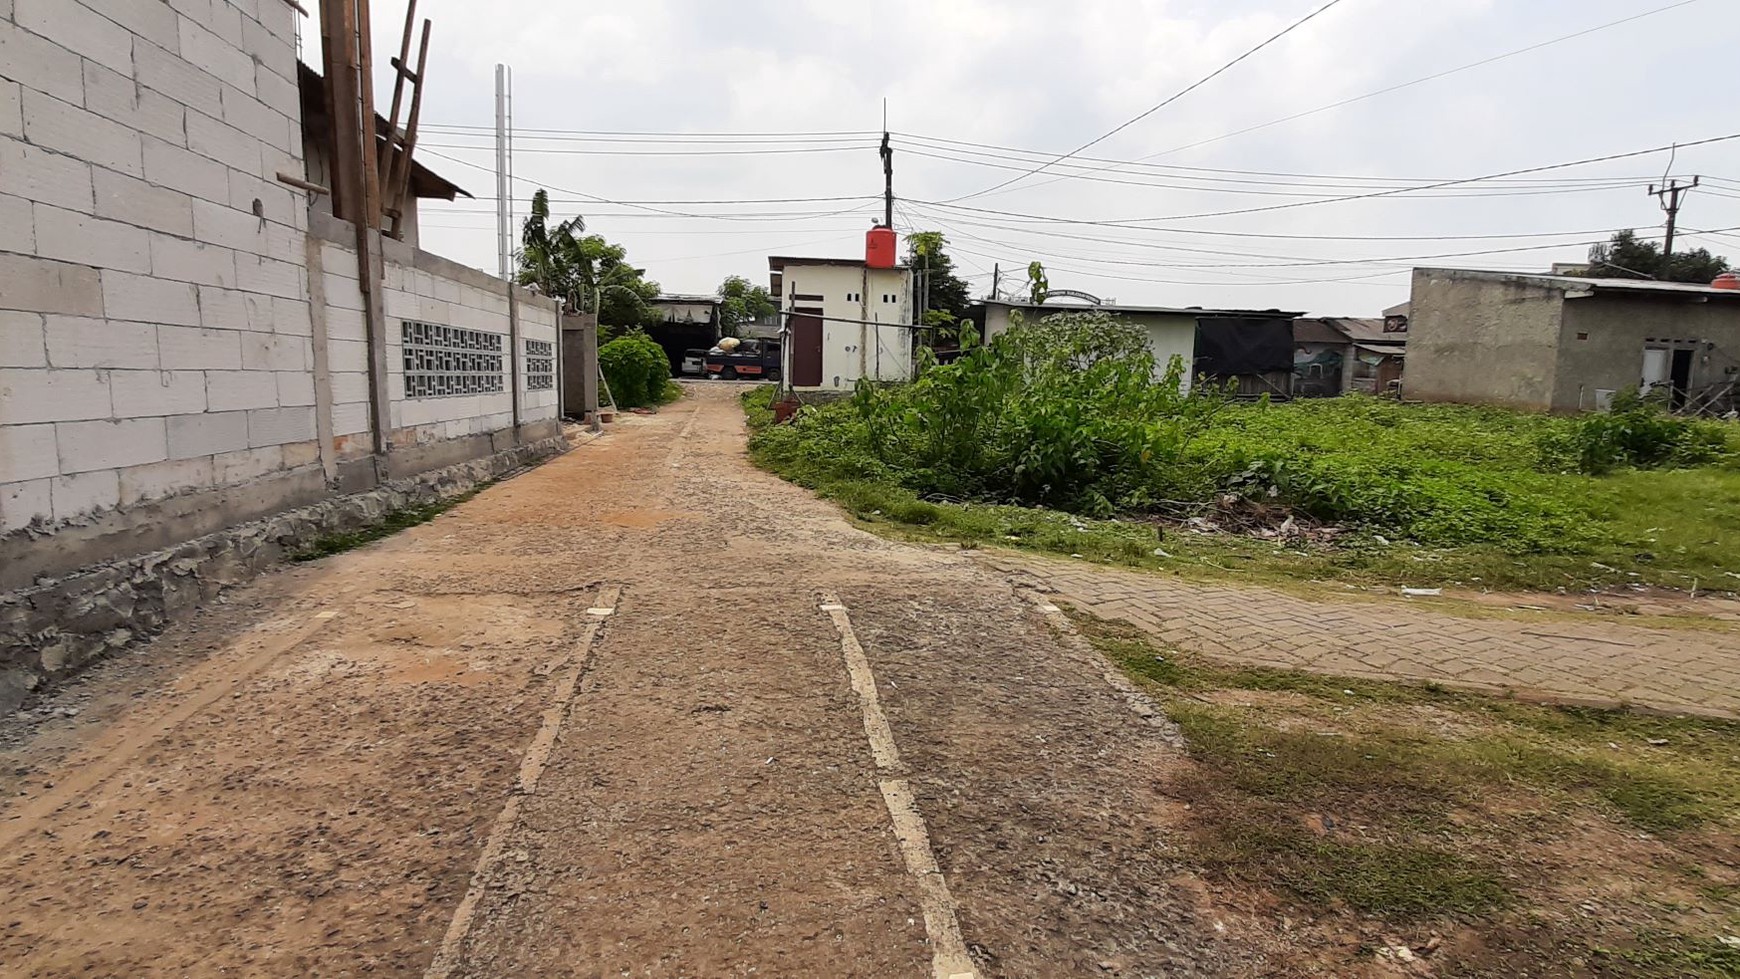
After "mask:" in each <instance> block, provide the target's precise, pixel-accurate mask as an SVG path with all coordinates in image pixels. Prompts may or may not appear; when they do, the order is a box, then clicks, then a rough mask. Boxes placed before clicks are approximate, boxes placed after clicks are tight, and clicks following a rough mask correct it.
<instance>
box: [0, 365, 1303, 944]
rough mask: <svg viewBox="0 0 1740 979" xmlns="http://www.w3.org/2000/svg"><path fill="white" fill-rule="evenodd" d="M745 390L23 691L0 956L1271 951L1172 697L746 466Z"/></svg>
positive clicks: (6, 818)
mask: <svg viewBox="0 0 1740 979" xmlns="http://www.w3.org/2000/svg"><path fill="white" fill-rule="evenodd" d="M735 394H736V392H735V391H734V390H732V389H731V388H729V387H724V386H698V387H697V388H696V389H695V391H694V392H693V394H692V396H691V397H690V398H688V399H686V400H685V401H683V402H680V403H679V404H677V405H674V406H672V407H671V408H669V409H666V410H665V411H664V412H662V413H661V414H659V415H657V416H656V417H651V418H635V419H631V420H629V421H627V422H626V423H624V424H623V425H622V426H621V427H620V428H618V429H617V430H615V431H614V432H613V433H612V434H610V435H607V436H606V437H604V438H603V439H600V440H598V441H596V442H593V443H591V444H588V445H586V446H583V447H581V448H579V449H577V450H575V451H573V452H571V453H569V454H567V455H566V456H563V457H561V458H559V459H557V460H555V461H553V462H551V463H549V464H547V465H545V466H543V467H542V468H539V469H537V470H534V471H532V472H530V473H527V474H525V475H522V476H520V477H518V478H516V479H513V480H511V481H509V482H507V483H504V484H502V485H500V486H497V487H494V488H492V489H490V490H488V491H487V492H485V493H483V494H481V495H480V496H478V497H477V498H476V499H474V500H472V501H470V502H468V503H466V504H464V505H462V506H460V507H458V508H456V509H455V510H453V511H451V512H449V513H448V514H446V515H444V516H442V517H440V518H438V519H436V520H435V521H433V522H432V523H429V524H426V525H423V526H421V527H418V528H415V529H413V530H410V531H408V532H406V533H404V534H401V535H399V536H397V537H394V538H392V539H390V540H387V541H384V542H381V543H379V544H377V545H374V546H371V547H368V548H365V549H363V550H359V551H355V552H351V553H348V554H344V555H340V556H338V557H335V558H329V559H326V560H324V561H321V562H318V563H316V564H313V565H306V566H301V567H297V568H294V569H288V570H284V571H282V572H279V573H276V574H273V575H269V576H267V577H265V578H262V579H260V580H259V581H257V582H256V583H255V584H253V585H252V586H250V587H249V588H247V589H244V590H243V591H241V592H239V593H238V594H237V595H236V597H234V598H232V599H231V600H230V601H229V602H228V603H227V604H226V605H223V606H219V607H216V608H213V609H211V610H209V611H207V612H206V613H204V614H202V615H201V616H200V617H198V618H197V619H194V620H192V621H189V622H187V623H184V624H182V625H180V626H177V627H176V628H174V629H172V630H171V631H170V632H169V633H167V634H166V635H165V636H164V637H162V638H161V639H160V640H158V641H157V642H156V643H155V644H153V645H152V646H151V647H149V648H148V649H146V650H143V651H141V652H140V653H138V654H129V655H126V656H123V657H122V658H121V659H119V660H117V661H115V662H113V663H111V664H109V665H107V666H105V667H103V668H101V669H99V670H97V671H96V672H94V673H93V674H91V675H90V676H89V677H88V678H87V679H86V680H84V681H82V682H81V683H79V684H76V685H74V686H73V687H70V688H68V689H67V690H65V691H63V692H62V693H61V694H60V695H59V698H58V699H57V700H56V701H52V702H50V703H48V704H45V705H42V707H41V708H40V709H39V710H38V711H37V712H36V713H35V714H31V715H20V716H18V717H14V718H12V719H10V720H8V721H7V722H6V723H5V725H4V729H3V730H0V747H3V748H4V752H5V757H4V759H3V761H4V763H5V770H4V773H0V789H4V790H6V793H7V800H6V802H5V808H4V809H3V810H0V973H4V974H6V975H30V976H62V975H80V976H85V975H102V976H143V975H175V976H193V977H205V976H220V975H222V976H235V975H248V976H257V975H283V976H289V975H298V976H300V975H321V976H348V975H360V974H364V973H367V974H370V975H395V976H397V975H409V976H415V975H451V976H516V977H517V976H586V977H592V976H705V977H712V976H749V975H759V976H929V975H958V974H968V975H980V976H1065V975H1127V976H1152V975H1166V976H1193V975H1202V976H1226V975H1258V974H1271V972H1272V970H1271V969H1269V968H1268V966H1267V965H1266V964H1265V962H1266V960H1265V959H1264V957H1263V953H1262V952H1261V951H1260V950H1261V949H1262V948H1263V947H1264V946H1265V945H1266V942H1265V941H1263V940H1261V939H1260V937H1259V936H1257V935H1255V933H1254V932H1255V930H1260V929H1262V928H1263V927H1265V926H1264V925H1262V923H1261V922H1262V919H1261V917H1260V913H1259V912H1258V911H1253V912H1252V915H1251V916H1250V918H1249V920H1243V919H1236V918H1228V920H1226V921H1220V920H1217V919H1218V918H1223V917H1228V916H1227V915H1225V914H1220V915H1218V916H1217V915H1214V914H1211V913H1209V912H1208V911H1206V910H1205V909H1206V908H1207V907H1209V896H1208V895H1206V894H1204V893H1203V890H1202V888H1201V887H1200V886H1199V885H1195V884H1194V883H1193V882H1191V881H1189V880H1183V879H1181V877H1180V875H1181V873H1182V872H1181V871H1180V870H1179V869H1178V868H1177V867H1176V866H1175V865H1174V864H1173V863H1172V862H1171V860H1170V859H1169V856H1168V836H1167V831H1166V829H1165V827H1166V825H1167V822H1168V814H1169V812H1170V811H1171V808H1170V807H1173V806H1175V805H1176V803H1174V802H1172V801H1170V800H1168V799H1167V798H1165V797H1164V796H1163V795H1162V794H1161V793H1160V791H1159V790H1158V788H1157V782H1158V779H1159V776H1160V774H1161V773H1163V772H1164V771H1165V770H1166V768H1167V766H1168V765H1171V764H1175V763H1176V758H1177V755H1176V750H1175V749H1174V748H1172V747H1171V746H1170V744H1169V742H1168V740H1167V735H1166V732H1165V730H1164V729H1162V728H1159V727H1156V726H1155V725H1153V724H1152V723H1150V722H1149V721H1147V720H1145V719H1144V718H1142V717H1140V716H1138V715H1137V713H1135V712H1134V711H1132V709H1131V706H1130V704H1129V703H1128V702H1127V700H1126V699H1125V696H1124V695H1123V694H1121V693H1120V692H1119V691H1117V690H1115V689H1113V688H1112V687H1111V686H1110V685H1108V684H1107V682H1106V681H1105V679H1104V677H1103V675H1102V668H1101V667H1100V666H1098V665H1097V664H1096V663H1095V662H1094V661H1093V660H1092V659H1090V658H1087V657H1085V656H1083V655H1081V654H1080V653H1079V652H1077V651H1074V650H1073V649H1072V648H1070V647H1068V646H1067V645H1066V644H1064V643H1062V642H1060V640H1059V639H1058V638H1057V637H1056V635H1055V634H1054V633H1053V632H1052V631H1051V629H1050V627H1049V626H1048V625H1047V623H1046V622H1045V620H1044V618H1043V616H1041V615H1040V614H1039V613H1038V612H1036V611H1035V610H1034V606H1033V605H1032V604H1030V603H1028V602H1027V601H1024V600H1023V599H1022V598H1021V597H1020V596H1018V595H1017V594H1016V593H1015V592H1014V591H1013V590H1012V588H1011V586H1010V585H1009V584H1008V582H1007V581H1006V580H1004V579H1003V578H1001V577H999V576H997V575H996V574H994V573H993V572H990V571H987V570H985V569H982V568H979V567H976V566H974V565H973V564H972V563H971V562H969V561H967V560H965V559H963V558H962V557H961V556H959V555H957V554H949V553H945V552H941V551H931V550H921V549H915V548H910V547H906V546H902V545H898V544H894V543H890V542H886V541H883V540H879V539H877V538H874V537H871V536H869V535H867V534H864V533H861V532H859V531H857V530H855V529H853V528H852V527H850V526H849V525H848V524H847V523H846V522H845V521H844V520H843V519H842V518H841V517H839V516H838V515H837V513H836V512H835V511H834V510H833V509H832V508H831V507H830V506H828V505H827V504H824V503H820V502H817V501H815V500H814V499H812V498H811V497H810V496H809V495H808V494H807V493H805V492H803V491H802V490H799V489H797V488H795V487H791V486H788V485H785V484H783V483H781V482H779V481H777V480H775V479H773V478H772V477H769V476H766V475H764V474H761V473H759V472H757V471H755V470H753V469H752V468H751V467H750V466H749V465H748V463H747V461H746V459H745V457H744V452H743V444H744V439H743V427H742V421H741V417H740V413H739V411H738V408H737V406H736V403H735ZM859 650H861V653H858V652H855V651H859ZM855 683H856V687H855V686H854V684H855ZM75 709H76V710H78V711H79V713H77V715H76V716H66V712H68V711H72V710H75ZM57 711H58V712H57Z"/></svg>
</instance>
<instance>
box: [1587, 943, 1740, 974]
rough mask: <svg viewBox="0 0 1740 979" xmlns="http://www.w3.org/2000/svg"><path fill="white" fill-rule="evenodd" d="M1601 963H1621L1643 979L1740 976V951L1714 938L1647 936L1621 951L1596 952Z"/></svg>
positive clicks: (1600, 950) (1600, 949)
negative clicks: (1604, 961) (1603, 961)
mask: <svg viewBox="0 0 1740 979" xmlns="http://www.w3.org/2000/svg"><path fill="white" fill-rule="evenodd" d="M1593 951H1594V953H1595V956H1596V957H1597V958H1598V959H1602V960H1606V961H1608V962H1612V963H1622V964H1624V965H1625V966H1627V967H1628V971H1627V973H1626V974H1627V975H1633V976H1638V977H1640V979H1657V977H1659V979H1669V977H1674V979H1679V977H1686V976H1710V977H1716V976H1729V977H1731V976H1740V948H1736V947H1734V946H1732V945H1724V944H1723V943H1721V942H1719V941H1717V940H1715V939H1713V938H1695V937H1692V936H1690V935H1675V934H1667V933H1660V932H1645V933H1644V934H1641V935H1639V936H1638V937H1637V940H1636V942H1635V943H1634V944H1631V945H1628V946H1626V947H1622V948H1596V949H1594V950H1593Z"/></svg>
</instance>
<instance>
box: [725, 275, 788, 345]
mask: <svg viewBox="0 0 1740 979" xmlns="http://www.w3.org/2000/svg"><path fill="white" fill-rule="evenodd" d="M719 300H720V302H719V329H720V331H721V332H722V333H724V334H725V335H726V336H728V337H734V336H736V335H737V331H738V330H739V329H740V328H741V327H742V326H743V324H745V323H749V322H753V321H755V320H758V319H760V318H762V317H764V316H772V315H773V314H774V313H777V312H779V305H778V304H777V303H775V302H774V301H773V296H772V295H771V294H770V293H769V292H768V291H767V287H766V286H758V285H751V284H750V282H749V280H748V279H745V278H744V277H743V276H741V275H728V276H726V277H725V281H724V282H721V283H720V284H719Z"/></svg>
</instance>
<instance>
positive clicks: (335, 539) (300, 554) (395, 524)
mask: <svg viewBox="0 0 1740 979" xmlns="http://www.w3.org/2000/svg"><path fill="white" fill-rule="evenodd" d="M490 485H491V483H479V484H478V485H477V486H474V487H472V488H471V489H469V490H467V491H466V492H464V493H461V494H459V495H458V496H452V497H448V498H447V499H445V500H437V501H435V502H434V503H424V504H421V505H419V506H409V507H401V508H400V509H397V510H393V511H390V512H389V513H388V514H387V515H386V516H385V517H383V518H382V519H381V520H380V521H379V522H378V523H373V524H370V525H369V526H367V527H364V528H362V529H361V530H352V531H348V532H346V533H342V534H328V535H327V536H325V537H320V538H316V539H315V540H313V541H312V542H310V543H309V544H308V546H306V547H304V548H302V549H301V550H299V551H295V552H293V553H292V554H291V555H290V560H292V561H318V560H320V559H321V558H323V557H331V556H333V555H334V554H343V553H344V552H345V551H353V550H356V549H357V548H359V547H362V546H364V545H366V544H373V543H374V542H375V541H378V540H381V539H383V538H386V537H391V536H393V535H394V534H396V533H398V532H399V531H401V530H408V529H410V528H412V527H415V526H417V525H418V524H423V523H428V522H429V521H431V520H434V519H435V518H436V517H438V516H440V515H441V514H443V513H446V512H447V511H448V510H451V509H453V508H454V507H456V506H458V505H459V504H461V503H464V502H465V501H466V500H469V499H471V498H472V497H474V496H476V495H477V494H479V493H481V492H483V491H484V490H486V489H488V488H489V487H490Z"/></svg>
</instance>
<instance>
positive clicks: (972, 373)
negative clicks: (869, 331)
mask: <svg viewBox="0 0 1740 979" xmlns="http://www.w3.org/2000/svg"><path fill="white" fill-rule="evenodd" d="M1182 373H1183V367H1182V365H1180V364H1179V363H1176V362H1174V363H1172V364H1170V365H1167V368H1166V369H1165V370H1164V371H1158V370H1157V365H1156V364H1155V363H1154V357H1153V354H1152V353H1150V351H1149V348H1148V338H1147V334H1146V332H1145V331H1144V330H1143V329H1142V328H1141V327H1138V326H1134V325H1131V324H1129V323H1127V322H1124V321H1121V320H1118V319H1116V318H1114V317H1111V316H1108V315H1106V314H1103V313H1068V314H1060V315H1056V316H1051V317H1048V318H1046V319H1044V320H1042V321H1040V322H1038V323H1036V324H1021V323H1017V324H1016V325H1015V326H1014V327H1013V328H1011V329H1010V330H1009V331H1007V332H1006V333H1003V334H1002V335H1000V336H998V337H997V338H996V339H994V340H993V341H991V342H990V343H989V344H982V345H974V346H972V347H971V348H970V349H969V351H968V353H966V354H965V355H964V356H962V357H961V358H960V359H959V360H957V361H956V362H954V363H952V364H947V365H940V364H935V363H928V364H926V365H925V367H924V370H923V371H922V372H921V373H920V375H919V378H918V380H917V381H915V382H914V383H912V384H908V385H900V386H894V387H889V386H880V385H873V384H868V383H862V384H860V386H859V388H858V390H857V392H856V394H855V395H854V397H853V406H854V408H855V409H856V411H857V414H858V416H859V418H860V419H861V420H862V422H863V424H864V426H865V429H866V431H865V437H866V438H867V439H868V447H869V450H870V453H871V454H872V455H873V456H874V457H875V458H876V459H878V460H879V461H880V462H881V463H883V464H884V465H885V466H887V467H889V468H890V469H892V470H894V471H896V472H897V473H898V475H899V481H900V482H901V483H902V484H903V485H905V486H907V487H908V488H910V489H913V490H915V491H918V492H920V493H927V494H935V495H939V496H945V497H955V498H971V499H987V500H996V501H1001V502H1014V503H1025V504H1032V505H1040V506H1050V507H1057V508H1059V509H1064V510H1069V511H1072V512H1078V513H1098V514H1105V513H1110V512H1113V511H1115V510H1128V509H1140V508H1143V507H1145V506H1147V505H1148V504H1149V503H1150V502H1151V501H1152V499H1153V497H1152V493H1153V491H1154V490H1155V488H1156V487H1159V486H1163V485H1165V483H1166V481H1167V480H1166V474H1167V472H1168V471H1169V470H1170V469H1171V468H1173V467H1175V466H1176V465H1177V464H1178V461H1179V458H1180V455H1181V453H1182V452H1183V450H1184V448H1185V447H1186V446H1187V445H1188V444H1189V442H1190V440H1191V439H1192V438H1193V437H1194V436H1195V435H1197V434H1198V433H1200V432H1201V431H1203V430H1204V429H1205V428H1207V427H1208V425H1209V424H1211V423H1212V421H1213V418H1214V416H1215V414H1216V413H1217V412H1218V411H1219V410H1220V409H1221V408H1222V407H1224V406H1225V404H1226V399H1225V397H1224V396H1223V395H1221V394H1220V393H1219V392H1215V391H1211V390H1204V391H1200V392H1199V393H1197V394H1194V395H1185V394H1181V393H1180V391H1179V388H1180V381H1181V379H1182Z"/></svg>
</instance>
